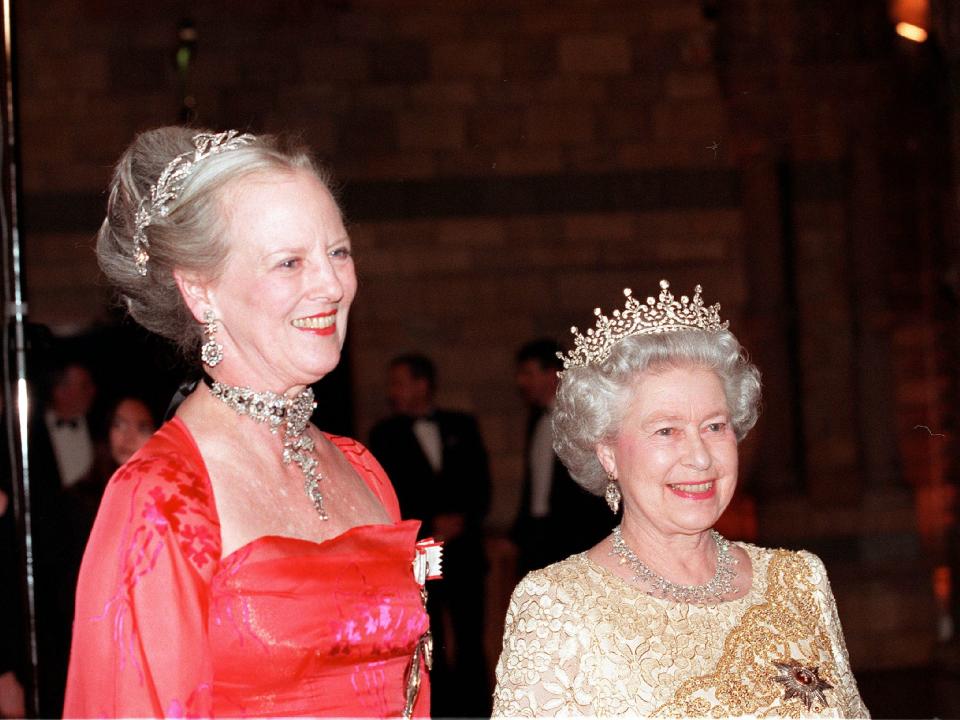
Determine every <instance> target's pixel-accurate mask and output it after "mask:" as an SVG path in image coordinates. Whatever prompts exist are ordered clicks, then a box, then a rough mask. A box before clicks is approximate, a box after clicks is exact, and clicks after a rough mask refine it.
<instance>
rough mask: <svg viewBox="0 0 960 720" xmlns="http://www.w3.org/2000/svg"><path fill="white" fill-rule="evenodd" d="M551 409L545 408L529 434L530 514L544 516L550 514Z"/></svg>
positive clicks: (551, 475)
mask: <svg viewBox="0 0 960 720" xmlns="http://www.w3.org/2000/svg"><path fill="white" fill-rule="evenodd" d="M552 418H553V409H552V408H551V409H548V410H546V411H545V412H544V413H543V415H541V416H540V419H539V420H537V424H536V426H535V427H534V429H533V435H531V436H530V448H529V453H530V456H529V458H528V460H529V461H530V514H531V515H532V516H533V517H546V516H547V515H549V514H550V490H551V489H552V487H553V462H554V453H553V428H552V427H551V425H550V423H551V420H552Z"/></svg>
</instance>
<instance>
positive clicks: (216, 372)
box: [201, 367, 310, 397]
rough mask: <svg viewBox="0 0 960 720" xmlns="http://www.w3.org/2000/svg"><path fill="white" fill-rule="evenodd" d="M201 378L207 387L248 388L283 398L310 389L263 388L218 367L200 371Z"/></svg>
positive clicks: (290, 387)
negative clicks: (218, 384) (217, 384)
mask: <svg viewBox="0 0 960 720" xmlns="http://www.w3.org/2000/svg"><path fill="white" fill-rule="evenodd" d="M201 377H202V378H203V382H204V383H205V384H206V385H207V387H211V386H212V385H213V384H214V383H220V384H221V385H227V386H230V387H235V388H248V389H250V390H253V391H254V392H258V393H263V392H272V393H276V394H277V395H283V396H285V397H296V396H297V395H299V394H300V393H302V392H303V391H304V390H306V389H307V388H308V387H310V386H309V385H289V386H285V385H280V384H278V383H267V386H266V387H263V386H261V385H259V384H256V383H250V382H246V381H244V380H243V379H242V378H239V377H237V374H236V373H231V372H230V371H229V370H227V369H225V368H224V369H221V368H220V367H216V368H209V369H208V368H203V369H201Z"/></svg>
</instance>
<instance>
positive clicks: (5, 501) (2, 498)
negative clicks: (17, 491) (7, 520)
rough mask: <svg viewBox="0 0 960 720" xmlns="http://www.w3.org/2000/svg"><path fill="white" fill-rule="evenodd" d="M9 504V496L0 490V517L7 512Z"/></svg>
mask: <svg viewBox="0 0 960 720" xmlns="http://www.w3.org/2000/svg"><path fill="white" fill-rule="evenodd" d="M9 504H10V498H8V497H7V494H6V493H5V492H4V491H3V490H0V517H3V516H4V515H6V514H7V506H8V505H9Z"/></svg>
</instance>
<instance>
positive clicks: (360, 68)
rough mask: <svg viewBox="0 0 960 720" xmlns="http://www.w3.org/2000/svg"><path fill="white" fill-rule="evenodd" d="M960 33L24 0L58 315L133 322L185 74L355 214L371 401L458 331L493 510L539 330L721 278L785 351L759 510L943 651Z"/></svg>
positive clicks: (497, 13) (814, 10) (738, 309)
mask: <svg viewBox="0 0 960 720" xmlns="http://www.w3.org/2000/svg"><path fill="white" fill-rule="evenodd" d="M938 7H939V6H938ZM937 12H939V13H940V15H937V14H936V13H937ZM944 13H947V10H946V9H944V8H942V7H941V8H940V9H939V10H936V9H935V19H939V20H944V17H945V15H944ZM184 19H189V20H190V21H191V23H192V24H193V26H194V27H195V29H196V32H197V42H196V47H195V52H194V54H193V56H192V59H191V62H190V65H189V72H187V73H186V74H183V73H180V72H178V70H177V66H176V64H175V62H174V59H175V53H176V51H177V47H178V41H177V28H178V24H179V23H181V21H183V20H184ZM951 22H952V21H951ZM951 27H953V26H952V25H951ZM956 37H957V35H952V36H951V35H949V34H948V33H944V34H941V36H940V40H939V42H941V43H942V44H941V46H940V48H941V50H940V51H935V49H933V48H931V47H930V46H924V47H919V48H918V47H907V46H906V45H905V44H902V43H901V42H900V41H897V40H896V39H895V37H894V36H893V35H892V31H891V25H890V22H889V18H888V17H887V16H886V11H885V7H884V5H883V4H882V3H835V2H833V3H831V2H826V0H783V1H782V2H776V3H770V2H765V1H764V0H701V1H696V2H694V1H691V0H657V1H654V0H649V1H647V0H645V1H643V2H637V1H635V0H630V1H625V0H590V1H587V0H580V1H575V0H512V1H508V0H443V1H440V0H405V1H404V2H398V1H397V0H327V1H326V2H320V1H314V2H308V1H303V0H282V1H281V0H277V1H274V2H245V3H235V2H226V1H225V0H208V1H207V2H203V3H192V4H191V3H183V2H174V1H173V0H158V1H157V2H153V3H150V4H141V3H128V2H122V1H121V0H87V1H86V2H83V3H78V2H70V1H69V0H31V2H23V3H20V4H19V5H18V35H17V41H18V44H19V55H18V61H19V79H20V119H21V139H22V158H23V162H22V173H23V174H22V177H23V190H24V212H25V221H24V234H25V238H26V242H25V247H26V273H27V280H28V291H29V294H28V299H29V302H30V307H31V319H32V320H34V321H36V322H40V323H45V324H48V325H50V326H51V327H52V328H53V329H54V330H55V331H56V332H58V333H60V334H71V333H78V332H84V331H87V330H89V329H90V328H91V327H96V326H102V325H104V324H107V323H110V322H112V321H113V316H112V315H111V314H110V313H109V312H108V302H107V300H108V291H107V289H106V288H105V287H103V284H102V282H101V280H100V279H99V277H98V272H97V269H96V266H95V262H94V260H93V256H92V253H91V252H90V245H91V240H92V236H93V234H94V232H95V230H96V227H97V225H98V224H99V221H100V218H101V216H102V212H103V206H104V197H103V195H102V191H103V188H104V187H105V186H106V183H107V181H108V177H109V173H110V167H111V164H112V163H113V162H114V161H115V159H116V158H117V156H118V155H119V153H120V152H121V151H122V149H123V148H124V146H125V145H126V144H127V143H128V142H129V140H130V139H131V137H132V136H133V134H134V133H135V132H137V131H138V130H142V129H145V128H147V127H151V126H155V125H159V124H167V123H172V122H176V121H177V120H178V118H179V117H180V113H181V103H182V97H183V96H184V95H189V96H191V97H192V98H193V102H194V103H195V105H194V111H195V116H196V122H197V123H198V124H201V125H205V126H211V127H216V128H224V127H240V128H249V129H252V130H254V131H258V132H259V131H287V132H293V133H298V134H300V135H302V136H303V138H304V140H305V141H306V142H308V143H309V144H310V145H311V146H313V147H314V148H315V149H316V150H317V152H318V153H319V154H320V155H321V157H322V158H323V159H324V160H326V161H327V162H328V163H329V164H330V166H331V167H332V169H333V170H334V173H335V175H336V177H337V179H338V180H339V181H340V183H341V185H342V195H343V201H344V206H345V209H346V213H347V215H348V217H349V218H350V220H351V222H352V228H351V231H352V234H353V237H354V242H355V246H356V255H357V262H358V268H359V272H360V277H361V287H360V292H359V295H358V300H357V303H356V305H355V310H354V311H353V314H352V317H351V330H350V338H349V341H348V342H349V362H350V368H349V369H350V382H351V388H352V394H351V396H350V398H349V402H350V405H351V410H352V413H353V418H354V432H355V433H356V434H357V435H358V436H359V437H361V438H362V437H365V435H366V432H367V430H368V428H369V427H370V425H371V424H372V423H373V422H374V421H375V420H377V419H378V418H379V417H380V416H381V415H382V414H383V413H384V412H385V410H386V407H385V402H384V400H383V395H384V385H383V381H384V377H383V376H384V368H385V364H386V362H387V361H388V359H389V358H390V357H391V356H392V355H394V354H397V353H399V352H403V351H408V350H419V351H423V352H426V353H427V354H429V355H431V356H433V357H434V359H435V360H436V361H437V364H438V366H439V369H440V373H441V380H440V398H439V399H440V402H441V403H442V404H444V405H448V406H453V407H457V408H462V409H466V410H470V411H472V412H475V413H476V414H477V415H478V417H479V419H480V422H481V425H482V428H483V430H484V433H485V436H486V440H487V443H488V446H489V450H490V453H491V459H492V468H493V474H494V480H495V485H496V492H495V501H494V507H493V510H492V512H491V516H490V519H489V522H490V527H491V529H492V530H493V531H496V530H500V529H503V528H504V527H506V526H507V525H508V524H509V522H510V520H511V519H512V514H513V512H514V511H515V508H516V504H517V502H518V490H519V488H518V483H519V480H520V478H521V475H522V470H521V468H522V458H521V450H522V437H523V427H524V410H523V408H522V406H521V404H520V401H519V400H518V399H517V398H516V397H515V396H514V393H513V385H512V375H513V354H514V352H515V350H516V348H517V346H518V345H519V344H521V343H522V342H524V341H525V340H528V339H531V338H533V337H536V336H540V335H553V336H556V337H558V338H563V339H565V338H566V337H567V330H568V328H569V326H570V325H571V324H578V325H580V326H584V325H586V324H587V323H588V322H589V321H590V318H591V310H592V308H593V307H594V306H595V305H601V306H603V307H604V308H605V309H606V310H609V309H611V308H613V307H616V306H619V304H620V303H621V300H622V296H621V294H620V290H621V288H623V287H625V286H630V287H632V288H634V289H635V290H636V291H637V292H638V293H642V294H647V293H651V292H653V291H654V290H655V288H656V282H657V280H658V279H659V278H660V277H664V276H665V277H668V278H670V279H671V281H672V282H673V284H674V287H675V288H676V289H678V290H680V291H687V292H689V289H690V288H691V287H692V286H693V284H694V283H697V282H699V283H702V284H703V285H704V287H705V288H706V297H707V299H708V300H710V301H712V300H714V299H719V300H720V301H722V303H723V306H724V314H725V315H726V316H727V317H729V318H730V320H731V325H732V327H733V328H734V329H735V331H736V332H737V333H738V335H739V336H740V337H741V339H742V340H743V341H744V343H745V345H746V346H747V347H748V348H749V349H750V350H751V352H752V353H753V355H754V357H755V360H756V361H757V363H758V364H759V365H760V367H761V370H762V371H763V373H764V377H765V381H766V391H765V392H766V395H765V397H766V403H765V411H764V416H763V418H762V420H761V424H760V426H759V428H758V430H757V432H756V434H755V436H754V438H753V439H752V440H749V441H748V442H747V443H746V444H745V445H744V448H743V452H744V457H745V462H744V474H743V483H744V486H745V491H746V492H747V493H749V494H750V495H751V496H752V497H754V498H756V500H757V503H758V507H759V512H758V516H759V521H760V526H759V533H760V538H761V540H763V541H764V542H770V543H775V544H787V545H795V546H806V547H810V548H811V549H814V550H815V551H817V552H819V553H820V554H821V555H823V556H824V558H825V560H826V561H827V562H828V566H829V567H830V569H831V575H832V577H833V578H834V584H835V586H836V587H837V595H838V601H839V602H840V604H841V613H842V614H845V612H846V614H849V615H850V617H851V618H852V619H851V620H850V628H849V629H848V641H849V643H850V646H851V651H852V654H853V658H854V662H855V664H858V665H860V666H874V667H893V666H897V665H902V664H917V663H924V662H926V661H927V660H929V658H930V656H931V653H932V650H933V647H934V625H935V614H934V612H933V598H932V590H931V584H930V573H931V572H932V571H933V569H934V567H936V566H941V567H945V566H948V565H949V563H950V562H951V560H950V556H949V550H948V544H947V541H946V538H947V537H948V531H949V527H950V523H951V515H950V513H949V506H950V502H951V498H952V493H953V487H954V485H953V483H954V482H955V465H956V463H955V456H956V447H955V445H954V444H953V442H952V441H951V440H950V439H949V438H951V437H952V436H953V435H952V434H953V433H955V431H956V429H957V428H956V412H955V410H954V409H953V408H954V405H955V402H954V400H953V398H954V397H955V390H956V364H955V359H956V357H957V352H956V347H955V341H954V340H953V339H952V338H953V336H955V335H956V328H957V323H956V308H957V297H958V293H957V280H956V277H957V273H958V270H957V248H956V238H955V236H954V228H955V219H953V215H954V214H955V209H956V206H955V187H956V181H955V180H954V179H953V178H954V176H953V175H952V174H951V173H952V166H951V158H952V157H953V156H954V155H955V154H956V152H955V149H956V147H957V140H956V137H957V133H956V131H955V130H954V129H953V125H952V124H951V123H954V122H955V121H954V120H952V118H953V117H954V115H953V114H952V113H951V110H952V108H953V107H954V106H955V104H956V103H955V91H953V90H951V86H950V84H949V80H950V78H951V77H952V76H951V75H950V71H951V69H952V68H953V66H950V65H949V64H944V62H943V61H942V59H941V57H940V55H938V52H941V53H942V52H943V48H944V47H945V48H946V49H947V50H950V49H952V50H953V53H954V54H953V55H952V56H949V57H953V58H955V57H956V51H957V43H956V42H955V38H956ZM951 38H953V39H951ZM954 65H955V61H954ZM954 82H955V80H954ZM920 424H924V425H928V426H930V427H932V428H935V429H936V430H937V431H938V432H942V433H944V434H945V437H946V438H947V439H946V440H944V441H938V439H937V438H935V437H934V436H931V435H926V434H923V433H921V432H917V431H916V429H915V428H916V426H917V425H920ZM867 578H869V579H870V582H869V583H867V580H866V579H867ZM878 603H879V605H878ZM875 606H876V607H875ZM879 606H883V607H879ZM874 611H876V612H874ZM881 611H882V612H881ZM877 613H880V614H882V615H883V617H884V618H885V619H886V620H885V623H886V624H882V626H881V625H874V626H873V627H871V625H870V622H871V621H870V620H868V619H867V618H873V617H875V615H876V614H877Z"/></svg>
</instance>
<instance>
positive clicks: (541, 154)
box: [493, 147, 564, 175]
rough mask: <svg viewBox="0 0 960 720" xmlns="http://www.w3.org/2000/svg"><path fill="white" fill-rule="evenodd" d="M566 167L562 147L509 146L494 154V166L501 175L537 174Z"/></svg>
mask: <svg viewBox="0 0 960 720" xmlns="http://www.w3.org/2000/svg"><path fill="white" fill-rule="evenodd" d="M563 168H564V160H563V153H562V152H561V151H560V148H532V147H526V148H523V147H520V148H508V149H504V150H499V151H497V152H496V153H495V155H494V166H493V170H495V171H496V172H497V173H498V174H501V175H535V174H546V173H556V172H560V171H562V170H563Z"/></svg>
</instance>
